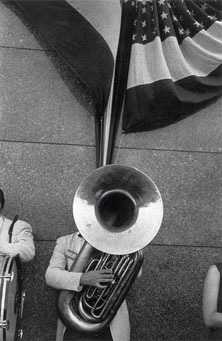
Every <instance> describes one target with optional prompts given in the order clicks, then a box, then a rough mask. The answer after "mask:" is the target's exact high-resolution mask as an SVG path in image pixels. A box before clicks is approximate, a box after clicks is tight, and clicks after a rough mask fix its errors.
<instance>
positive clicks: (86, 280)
mask: <svg viewBox="0 0 222 341" xmlns="http://www.w3.org/2000/svg"><path fill="white" fill-rule="evenodd" d="M113 279H114V275H113V273H112V270H98V271H89V272H85V273H83V274H82V276H81V278H80V285H89V286H93V287H97V288H104V287H105V285H103V283H107V282H112V281H113Z"/></svg>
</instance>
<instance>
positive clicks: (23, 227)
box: [2, 220, 35, 262]
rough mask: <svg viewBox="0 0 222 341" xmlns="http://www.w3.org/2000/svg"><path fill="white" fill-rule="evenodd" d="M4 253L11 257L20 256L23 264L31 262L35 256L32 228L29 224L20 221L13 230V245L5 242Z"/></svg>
mask: <svg viewBox="0 0 222 341" xmlns="http://www.w3.org/2000/svg"><path fill="white" fill-rule="evenodd" d="M2 248H3V253H5V254H7V255H9V256H12V257H14V256H16V255H19V257H20V259H21V260H22V261H23V262H28V261H30V260H31V259H32V258H33V257H34V256H35V246H34V241H33V234H32V227H31V225H29V224H28V223H27V222H25V221H22V220H18V221H17V222H16V223H15V225H14V228H13V233H12V243H8V242H7V241H4V243H3V245H2Z"/></svg>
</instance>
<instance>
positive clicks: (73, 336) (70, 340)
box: [63, 328, 113, 341]
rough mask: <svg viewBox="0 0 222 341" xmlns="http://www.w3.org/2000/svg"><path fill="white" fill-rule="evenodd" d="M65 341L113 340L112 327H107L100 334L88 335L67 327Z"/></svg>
mask: <svg viewBox="0 0 222 341" xmlns="http://www.w3.org/2000/svg"><path fill="white" fill-rule="evenodd" d="M63 340H64V341H113V339H112V336H111V333H110V329H109V328H106V329H105V330H104V331H103V332H102V333H100V334H92V335H87V334H84V333H81V332H78V331H75V330H69V329H67V330H66V332H65V335H64V339H63Z"/></svg>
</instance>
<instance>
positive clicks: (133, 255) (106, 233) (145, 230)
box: [58, 164, 163, 333]
mask: <svg viewBox="0 0 222 341" xmlns="http://www.w3.org/2000/svg"><path fill="white" fill-rule="evenodd" d="M73 216H74V220H75V223H76V226H77V228H78V230H79V232H80V233H81V235H82V237H83V238H84V239H85V240H86V242H85V244H84V245H83V248H82V250H81V252H80V254H79V255H78V257H77V258H76V260H75V261H74V264H73V266H72V268H71V271H75V272H85V271H92V270H101V269H111V270H112V271H113V273H114V281H113V282H112V283H111V284H107V286H105V288H103V289H101V288H94V287H86V288H83V290H82V292H81V293H74V292H71V291H65V290H63V291H62V292H61V293H60V295H59V299H58V310H59V314H60V318H61V319H62V320H63V322H64V323H65V325H66V326H68V327H70V328H74V329H77V330H80V331H83V332H88V333H93V332H99V331H101V330H102V329H103V328H105V327H106V326H107V325H108V324H109V323H110V321H111V320H112V318H113V317H114V315H115V314H116V312H117V310H118V308H119V306H120V305H121V303H122V301H123V300H124V298H125V295H126V294H127V292H128V290H129V288H130V286H131V285H132V283H133V281H134V279H135V278H136V276H137V274H138V272H139V270H140V268H141V265H142V261H143V254H142V251H141V250H142V249H143V248H144V247H145V246H146V245H147V244H149V243H150V242H151V241H152V240H153V238H154V237H155V236H156V234H157V233H158V230H159V228H160V226H161V222H162V218H163V202H162V198H161V195H160V192H159V190H158V188H157V186H156V185H155V183H154V182H153V181H152V180H151V179H150V178H149V177H148V176H147V175H145V174H144V173H142V172H141V171H139V170H137V169H135V168H132V167H127V166H121V165H115V164H113V165H107V166H103V167H100V168H97V169H96V170H95V171H94V172H93V173H92V174H90V175H89V176H88V177H87V178H86V179H84V180H83V181H82V182H81V183H80V185H79V187H78V189H77V191H76V193H75V196H74V201H73ZM98 250H99V251H98Z"/></svg>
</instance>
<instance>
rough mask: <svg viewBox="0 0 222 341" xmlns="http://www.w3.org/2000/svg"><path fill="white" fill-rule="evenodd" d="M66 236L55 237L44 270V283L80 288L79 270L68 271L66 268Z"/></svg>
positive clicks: (63, 287)
mask: <svg viewBox="0 0 222 341" xmlns="http://www.w3.org/2000/svg"><path fill="white" fill-rule="evenodd" d="M65 252H66V237H60V238H58V239H57V242H56V246H55V248H54V251H53V254H52V257H51V259H50V263H49V266H48V268H47V270H46V274H45V279H46V283H47V284H48V285H49V286H51V287H53V288H55V289H60V290H61V289H62V290H74V291H80V290H82V286H81V285H80V277H81V275H82V273H81V272H70V271H68V270H66V266H67V262H66V257H65Z"/></svg>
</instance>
